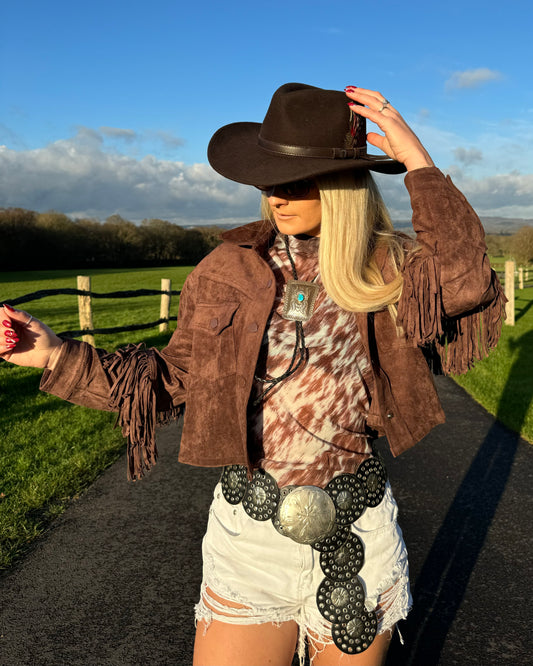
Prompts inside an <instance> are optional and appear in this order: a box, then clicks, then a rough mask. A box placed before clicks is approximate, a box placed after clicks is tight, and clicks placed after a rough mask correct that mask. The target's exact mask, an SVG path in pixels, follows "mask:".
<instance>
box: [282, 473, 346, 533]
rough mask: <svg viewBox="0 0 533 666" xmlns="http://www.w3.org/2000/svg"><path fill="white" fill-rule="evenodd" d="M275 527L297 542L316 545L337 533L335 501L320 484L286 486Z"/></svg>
mask: <svg viewBox="0 0 533 666" xmlns="http://www.w3.org/2000/svg"><path fill="white" fill-rule="evenodd" d="M272 522H273V524H274V527H275V528H276V529H277V530H278V532H280V534H283V535H284V536H287V537H289V538H290V539H292V540H293V541H296V543H302V544H306V545H312V544H314V543H316V542H318V541H321V540H322V539H325V538H326V537H327V536H329V535H330V534H332V533H333V532H335V530H336V529H337V525H336V523H335V504H334V502H333V500H332V499H331V497H330V496H329V495H328V493H326V491H325V490H323V489H322V488H319V487H318V486H285V487H284V488H282V489H281V491H280V501H279V505H278V510H277V511H276V514H275V516H274V517H273V518H272Z"/></svg>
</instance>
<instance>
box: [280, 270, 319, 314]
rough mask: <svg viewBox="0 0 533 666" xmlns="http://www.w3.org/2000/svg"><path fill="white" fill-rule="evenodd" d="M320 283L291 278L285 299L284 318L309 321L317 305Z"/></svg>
mask: <svg viewBox="0 0 533 666" xmlns="http://www.w3.org/2000/svg"><path fill="white" fill-rule="evenodd" d="M319 291H320V285H318V284H315V283H314V282H305V281H304V280H289V281H288V282H287V284H286V286H285V297H284V299H283V312H282V315H281V316H282V317H283V319H289V320H290V321H308V320H309V319H311V315H312V314H313V310H314V307H315V301H316V297H317V296H318V292H319Z"/></svg>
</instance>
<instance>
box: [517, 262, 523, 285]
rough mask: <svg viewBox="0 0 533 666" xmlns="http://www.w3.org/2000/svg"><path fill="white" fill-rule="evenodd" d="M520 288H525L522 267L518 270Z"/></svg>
mask: <svg viewBox="0 0 533 666" xmlns="http://www.w3.org/2000/svg"><path fill="white" fill-rule="evenodd" d="M518 288H519V289H523V288H524V268H523V267H522V266H520V268H519V269H518Z"/></svg>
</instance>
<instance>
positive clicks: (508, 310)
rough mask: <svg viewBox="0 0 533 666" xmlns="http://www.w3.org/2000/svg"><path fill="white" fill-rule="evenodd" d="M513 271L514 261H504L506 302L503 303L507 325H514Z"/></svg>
mask: <svg viewBox="0 0 533 666" xmlns="http://www.w3.org/2000/svg"><path fill="white" fill-rule="evenodd" d="M514 272H515V262H514V261H506V262H505V295H506V297H507V303H506V304H505V315H506V316H505V323H506V324H507V325H508V326H514Z"/></svg>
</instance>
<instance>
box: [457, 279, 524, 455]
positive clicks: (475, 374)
mask: <svg viewBox="0 0 533 666" xmlns="http://www.w3.org/2000/svg"><path fill="white" fill-rule="evenodd" d="M498 270H499V269H498ZM454 379H455V380H456V381H457V383H458V384H460V385H461V386H463V387H464V388H465V389H466V390H467V391H468V392H469V393H470V395H471V396H472V397H473V398H474V399H475V400H477V402H479V403H480V404H481V405H483V407H485V409H486V410H487V411H489V412H490V413H491V414H494V416H496V417H497V418H498V419H499V420H500V421H501V422H502V423H504V424H505V425H506V426H508V427H509V428H511V430H514V431H515V432H518V433H520V434H521V436H522V437H524V439H527V440H528V441H529V442H532V443H533V288H526V289H523V290H518V289H516V291H515V325H514V326H508V325H506V324H504V325H503V327H502V336H501V338H500V341H499V343H498V346H497V347H496V349H494V350H493V351H492V352H491V354H490V355H489V357H488V358H487V359H484V360H482V361H479V362H478V363H477V364H476V367H475V368H473V369H472V370H470V371H469V372H468V373H467V374H466V375H462V376H460V377H455V378H454Z"/></svg>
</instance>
